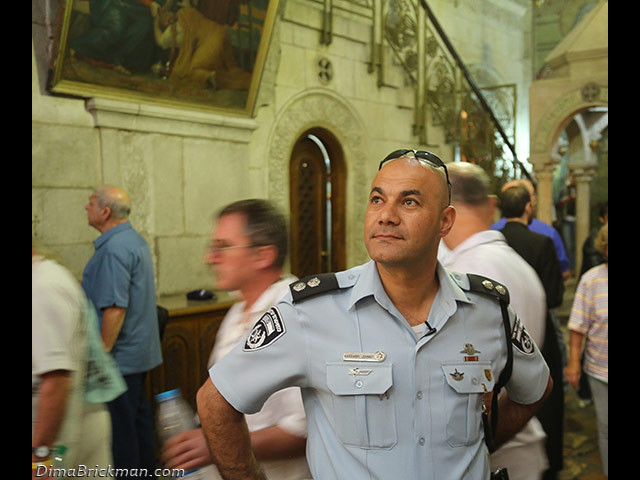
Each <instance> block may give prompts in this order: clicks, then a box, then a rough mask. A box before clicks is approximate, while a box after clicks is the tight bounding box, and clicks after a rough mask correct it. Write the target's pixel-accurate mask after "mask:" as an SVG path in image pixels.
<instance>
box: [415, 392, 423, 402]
mask: <svg viewBox="0 0 640 480" xmlns="http://www.w3.org/2000/svg"><path fill="white" fill-rule="evenodd" d="M416 398H417V399H418V400H422V392H418V393H416Z"/></svg>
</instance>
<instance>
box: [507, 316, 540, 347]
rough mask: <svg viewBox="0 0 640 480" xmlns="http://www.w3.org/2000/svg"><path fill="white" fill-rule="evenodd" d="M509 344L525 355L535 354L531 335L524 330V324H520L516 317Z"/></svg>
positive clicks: (518, 318)
mask: <svg viewBox="0 0 640 480" xmlns="http://www.w3.org/2000/svg"><path fill="white" fill-rule="evenodd" d="M511 343H513V346H514V347H516V348H517V349H518V350H520V351H521V352H522V353H524V354H525V355H532V354H533V353H534V352H535V347H534V345H535V344H534V343H533V340H532V339H531V335H529V332H527V329H526V328H524V323H522V321H521V320H520V317H516V321H515V323H514V325H513V333H512V334H511Z"/></svg>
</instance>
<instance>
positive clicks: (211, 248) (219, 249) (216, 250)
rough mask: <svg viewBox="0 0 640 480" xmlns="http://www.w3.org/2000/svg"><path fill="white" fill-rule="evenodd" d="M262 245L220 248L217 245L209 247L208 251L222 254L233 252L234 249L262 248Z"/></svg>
mask: <svg viewBox="0 0 640 480" xmlns="http://www.w3.org/2000/svg"><path fill="white" fill-rule="evenodd" d="M260 246H261V245H232V246H230V247H218V246H217V245H209V246H208V249H209V251H210V252H211V253H220V252H224V251H227V250H233V249H234V248H252V247H260Z"/></svg>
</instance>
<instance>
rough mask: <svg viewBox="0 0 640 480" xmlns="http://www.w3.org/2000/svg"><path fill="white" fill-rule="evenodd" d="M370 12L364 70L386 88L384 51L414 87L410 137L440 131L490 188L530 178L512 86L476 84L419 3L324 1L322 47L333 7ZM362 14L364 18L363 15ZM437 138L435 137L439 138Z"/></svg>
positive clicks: (397, 0)
mask: <svg viewBox="0 0 640 480" xmlns="http://www.w3.org/2000/svg"><path fill="white" fill-rule="evenodd" d="M338 3H341V4H343V5H344V7H343V8H350V9H355V8H358V9H360V10H358V11H359V12H360V11H361V12H367V11H370V12H371V13H370V15H371V19H372V22H373V36H372V37H373V38H372V42H371V62H370V71H372V72H377V75H378V85H388V83H387V82H388V80H387V75H388V72H387V71H386V68H388V67H387V65H388V64H389V60H390V59H387V58H385V52H386V51H387V50H388V49H387V48H386V47H387V46H389V47H390V50H391V51H392V52H393V57H394V58H393V61H394V63H396V64H398V63H399V64H400V65H402V67H403V69H404V70H405V72H406V74H407V76H408V77H409V78H410V79H411V82H412V83H413V86H414V90H415V108H414V123H413V133H414V134H415V135H416V136H417V137H418V139H419V141H420V143H421V144H423V145H431V143H430V141H432V138H433V137H434V136H435V135H431V133H432V132H431V131H430V127H437V128H438V129H441V131H442V132H443V134H444V141H445V142H446V143H448V144H451V145H454V146H455V150H456V157H457V158H459V159H461V160H466V161H470V162H474V163H477V164H479V165H481V166H482V167H483V168H484V169H485V171H487V172H488V173H490V174H491V176H492V181H493V182H494V183H495V185H494V186H499V185H500V184H502V183H504V181H506V180H508V179H512V178H521V177H523V176H524V177H527V178H530V175H529V173H528V172H527V170H526V169H525V168H524V165H523V164H522V163H521V162H520V161H519V160H518V157H517V154H516V150H515V138H516V135H515V134H516V130H515V124H516V122H515V119H516V85H515V84H510V85H490V86H483V87H478V85H477V84H476V82H475V80H474V78H473V76H472V74H471V73H470V71H469V69H468V68H467V66H466V65H465V63H464V62H463V61H462V59H461V58H460V56H459V55H458V53H457V52H456V49H455V48H454V47H453V45H452V44H451V41H450V40H449V38H448V37H447V35H446V33H445V32H444V31H443V29H442V27H441V26H440V24H439V22H438V20H437V19H436V18H435V15H434V14H433V11H432V10H431V8H430V7H429V5H428V4H427V2H426V1H425V0H351V1H350V2H348V4H349V6H346V2H343V1H342V0H323V4H324V10H323V19H324V21H323V31H322V35H321V41H322V43H331V35H332V33H333V32H332V22H331V17H332V13H333V12H332V11H333V9H334V8H336V7H337V6H338ZM352 11H353V10H352ZM365 14H366V13H365ZM438 136H441V134H440V133H438Z"/></svg>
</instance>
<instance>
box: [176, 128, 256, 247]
mask: <svg viewBox="0 0 640 480" xmlns="http://www.w3.org/2000/svg"><path fill="white" fill-rule="evenodd" d="M184 158H185V160H184V179H185V185H187V186H188V187H187V188H185V191H184V208H185V212H184V216H185V231H186V233H187V234H196V235H205V234H208V233H209V231H210V230H211V226H212V220H211V219H212V215H213V214H214V213H215V212H217V211H218V210H219V209H220V208H222V207H223V206H225V205H227V204H229V203H231V202H234V201H236V200H240V199H243V198H248V197H249V196H250V190H249V183H248V181H247V179H248V166H249V150H248V147H247V146H246V145H244V144H237V143H230V142H209V141H204V140H185V146H184Z"/></svg>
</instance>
